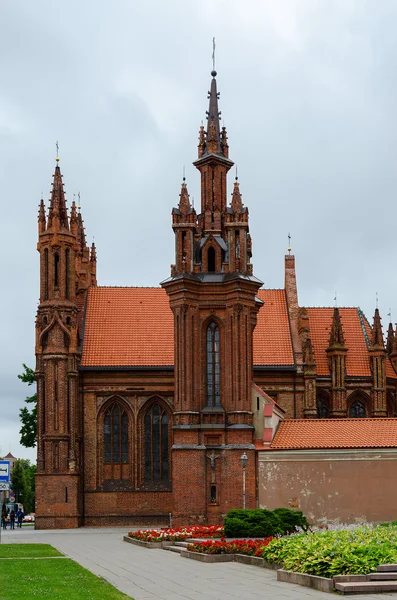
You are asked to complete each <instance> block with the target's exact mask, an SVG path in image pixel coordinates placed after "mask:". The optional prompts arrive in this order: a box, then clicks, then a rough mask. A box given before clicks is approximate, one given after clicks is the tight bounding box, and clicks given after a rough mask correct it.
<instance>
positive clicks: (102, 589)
mask: <svg viewBox="0 0 397 600" xmlns="http://www.w3.org/2000/svg"><path fill="white" fill-rule="evenodd" d="M0 553H1V554H0V582H1V583H0V600H21V599H23V600H37V598H40V599H44V600H45V599H47V598H48V599H51V600H127V599H130V596H126V595H125V594H122V593H121V592H119V591H118V590H117V589H116V588H115V587H113V586H112V585H110V583H108V582H107V581H105V580H104V579H101V578H100V577H97V576H96V575H93V573H90V571H87V570H86V569H83V568H82V567H80V565H78V564H77V563H75V562H74V561H73V560H71V559H69V558H40V557H43V556H62V555H61V553H60V552H58V551H57V550H55V548H52V546H49V545H47V544H4V545H1V546H0ZM6 557H8V558H14V560H2V559H4V558H6ZM24 557H29V558H24ZM33 557H37V558H38V559H36V558H33ZM20 558H22V559H23V560H19V559H20ZM130 600H131V599H130Z"/></svg>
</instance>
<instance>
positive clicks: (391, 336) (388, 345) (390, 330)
mask: <svg viewBox="0 0 397 600" xmlns="http://www.w3.org/2000/svg"><path fill="white" fill-rule="evenodd" d="M393 343H394V330H393V323H389V327H388V330H387V341H386V352H387V354H388V355H389V356H390V354H391V353H392V352H393Z"/></svg>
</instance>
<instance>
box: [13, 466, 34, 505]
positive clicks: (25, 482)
mask: <svg viewBox="0 0 397 600" xmlns="http://www.w3.org/2000/svg"><path fill="white" fill-rule="evenodd" d="M35 473H36V465H32V464H31V462H30V460H28V459H27V458H18V459H17V460H16V461H15V463H14V467H13V469H12V471H11V484H12V489H13V491H14V494H15V500H16V502H20V503H21V504H23V507H24V510H25V514H28V513H30V512H32V511H33V510H34V502H35V497H34V495H35V487H34V476H35Z"/></svg>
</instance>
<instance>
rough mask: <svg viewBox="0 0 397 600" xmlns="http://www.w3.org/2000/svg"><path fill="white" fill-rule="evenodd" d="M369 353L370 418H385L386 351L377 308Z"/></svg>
mask: <svg viewBox="0 0 397 600" xmlns="http://www.w3.org/2000/svg"><path fill="white" fill-rule="evenodd" d="M369 352H370V360H371V371H372V416H374V417H387V407H386V350H385V345H384V341H383V332H382V322H381V318H380V314H379V309H378V308H376V309H375V314H374V323H373V326H372V337H371V346H370V349H369Z"/></svg>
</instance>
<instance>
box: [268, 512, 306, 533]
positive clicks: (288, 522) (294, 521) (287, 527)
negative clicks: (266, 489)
mask: <svg viewBox="0 0 397 600" xmlns="http://www.w3.org/2000/svg"><path fill="white" fill-rule="evenodd" d="M273 512H274V514H276V515H277V516H278V517H279V519H280V521H281V525H282V528H283V532H284V533H295V532H297V531H299V528H300V529H302V530H303V531H307V530H308V529H309V523H308V521H307V519H306V517H305V516H304V514H303V512H302V511H301V510H291V509H290V508H276V509H275V510H274V511H273Z"/></svg>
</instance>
